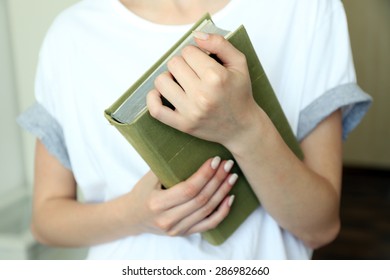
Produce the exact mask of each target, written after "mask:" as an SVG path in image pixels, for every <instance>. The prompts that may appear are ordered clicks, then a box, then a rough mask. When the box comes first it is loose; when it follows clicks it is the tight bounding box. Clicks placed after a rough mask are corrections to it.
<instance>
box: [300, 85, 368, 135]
mask: <svg viewBox="0 0 390 280" xmlns="http://www.w3.org/2000/svg"><path fill="white" fill-rule="evenodd" d="M371 103H372V98H371V97H370V96H369V95H368V94H367V93H365V92H364V91H363V90H362V89H361V88H360V87H359V86H358V85H357V84H355V83H350V84H345V85H341V86H338V87H336V88H333V89H331V90H329V91H328V92H326V93H325V94H323V95H322V96H321V97H319V98H318V99H316V100H314V101H313V102H312V103H311V104H309V105H308V106H307V107H306V108H304V109H303V110H302V111H301V113H300V116H299V123H298V132H297V138H298V140H299V141H302V140H303V139H304V138H305V137H306V136H307V135H309V134H310V132H312V131H313V129H314V128H315V127H317V125H318V124H319V123H320V122H321V121H323V120H324V119H325V118H326V117H328V116H329V115H331V114H332V113H333V112H335V111H336V110H338V109H341V110H342V125H343V140H345V139H346V138H347V136H348V134H349V133H350V132H351V131H352V130H353V129H354V128H355V127H356V126H357V125H358V124H359V123H360V121H361V120H362V118H363V117H364V115H365V114H366V113H367V111H368V109H369V107H370V105H371Z"/></svg>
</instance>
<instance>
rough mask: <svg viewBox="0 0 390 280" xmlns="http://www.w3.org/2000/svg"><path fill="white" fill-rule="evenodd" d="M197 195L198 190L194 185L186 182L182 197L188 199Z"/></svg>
mask: <svg viewBox="0 0 390 280" xmlns="http://www.w3.org/2000/svg"><path fill="white" fill-rule="evenodd" d="M197 194H198V188H197V186H196V185H195V184H193V183H192V182H190V181H187V186H186V188H184V195H185V197H186V198H188V199H192V198H194V197H195V196H196V195H197Z"/></svg>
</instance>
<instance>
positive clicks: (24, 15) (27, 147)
mask: <svg viewBox="0 0 390 280" xmlns="http://www.w3.org/2000/svg"><path fill="white" fill-rule="evenodd" d="M75 2H77V0H54V1H53V0H33V1H31V0H8V1H6V3H7V6H8V10H7V13H8V19H9V27H10V34H11V37H10V40H11V42H10V44H11V45H12V48H13V49H12V50H13V67H14V69H15V80H16V85H17V96H18V109H19V110H18V111H23V110H25V109H26V108H27V107H28V106H29V105H31V104H32V102H33V101H34V95H33V90H34V77H35V70H36V65H37V56H38V52H39V49H40V46H41V43H42V40H43V38H44V35H45V33H46V31H47V29H48V27H49V26H50V24H51V22H52V21H53V19H54V17H55V16H56V15H57V14H58V13H59V12H60V11H61V10H63V9H64V8H66V7H67V6H69V5H71V4H73V3H75ZM22 142H23V148H24V151H25V153H24V159H25V160H24V166H23V167H24V169H25V170H26V172H25V174H26V180H27V182H28V184H29V185H32V184H31V182H32V178H33V175H32V174H33V151H34V139H33V137H32V136H31V135H30V134H28V133H26V132H24V131H23V132H22Z"/></svg>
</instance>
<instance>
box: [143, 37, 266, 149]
mask: <svg viewBox="0 0 390 280" xmlns="http://www.w3.org/2000/svg"><path fill="white" fill-rule="evenodd" d="M195 36H196V41H197V44H198V46H199V48H198V47H195V46H187V47H185V48H184V49H183V50H182V54H181V55H178V56H175V57H174V58H172V59H171V60H170V61H169V62H168V70H169V72H165V73H163V74H161V75H160V76H158V77H157V78H156V80H155V89H154V90H152V91H151V92H150V93H149V95H148V98H147V104H148V109H149V111H150V114H151V115H152V116H153V117H154V118H156V119H158V120H159V121H161V122H163V123H165V124H167V125H169V126H172V127H174V128H176V129H178V130H181V131H183V132H186V133H189V134H192V135H194V136H196V137H199V138H202V139H206V140H209V141H214V142H218V143H221V144H223V145H225V146H226V144H227V142H229V141H234V139H233V138H234V137H235V136H236V135H240V132H241V131H242V130H244V129H246V128H248V126H249V125H250V124H251V123H253V122H252V120H253V116H254V115H256V114H253V110H258V109H259V107H258V106H257V104H256V102H255V101H254V99H253V95H252V88H251V82H250V76H249V72H248V67H247V62H246V57H245V55H244V54H242V53H241V52H240V51H238V50H237V49H236V48H234V46H233V45H231V44H230V43H229V41H227V40H226V39H224V38H223V37H222V36H219V35H212V34H205V33H199V32H196V33H195ZM208 53H211V54H214V55H216V56H217V57H218V60H220V62H221V63H220V62H217V61H216V60H215V59H213V58H212V57H211V56H209V55H208ZM161 96H163V97H164V98H166V99H167V100H168V101H169V102H170V103H171V104H172V105H173V106H174V107H175V110H172V109H171V108H169V107H167V106H164V105H163V104H162V99H161Z"/></svg>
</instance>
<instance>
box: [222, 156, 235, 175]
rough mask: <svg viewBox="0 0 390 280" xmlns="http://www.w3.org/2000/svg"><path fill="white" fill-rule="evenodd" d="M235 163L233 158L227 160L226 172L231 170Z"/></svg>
mask: <svg viewBox="0 0 390 280" xmlns="http://www.w3.org/2000/svg"><path fill="white" fill-rule="evenodd" d="M233 164H234V161H232V160H231V159H229V160H228V161H227V162H225V165H224V166H223V169H224V170H225V172H226V173H227V172H229V171H230V169H232V167H233Z"/></svg>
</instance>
